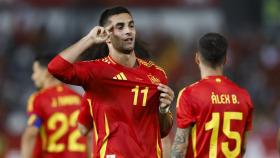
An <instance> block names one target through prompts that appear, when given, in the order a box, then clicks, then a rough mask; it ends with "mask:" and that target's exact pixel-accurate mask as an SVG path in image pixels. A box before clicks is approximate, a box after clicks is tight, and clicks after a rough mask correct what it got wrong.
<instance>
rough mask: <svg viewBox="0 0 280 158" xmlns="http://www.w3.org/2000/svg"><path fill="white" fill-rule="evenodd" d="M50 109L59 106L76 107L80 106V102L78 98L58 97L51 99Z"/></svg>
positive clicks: (72, 96) (70, 96)
mask: <svg viewBox="0 0 280 158" xmlns="http://www.w3.org/2000/svg"><path fill="white" fill-rule="evenodd" d="M51 104H52V107H59V106H77V105H80V104H81V100H80V98H79V97H78V96H75V95H68V96H60V97H57V98H53V99H52V103H51Z"/></svg>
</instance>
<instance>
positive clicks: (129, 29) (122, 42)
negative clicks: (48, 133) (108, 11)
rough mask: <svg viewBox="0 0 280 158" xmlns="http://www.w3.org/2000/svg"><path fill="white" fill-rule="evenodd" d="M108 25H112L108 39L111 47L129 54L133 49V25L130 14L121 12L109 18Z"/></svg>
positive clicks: (134, 32)
mask: <svg viewBox="0 0 280 158" xmlns="http://www.w3.org/2000/svg"><path fill="white" fill-rule="evenodd" d="M109 22H110V25H113V30H112V35H111V38H110V41H111V43H112V45H113V47H114V48H115V49H116V50H118V51H120V52H123V53H126V54H129V53H131V52H132V51H133V49H134V44H135V35H136V31H135V27H134V21H133V19H132V17H131V15H129V14H127V13H121V14H117V15H113V16H111V17H110V18H109Z"/></svg>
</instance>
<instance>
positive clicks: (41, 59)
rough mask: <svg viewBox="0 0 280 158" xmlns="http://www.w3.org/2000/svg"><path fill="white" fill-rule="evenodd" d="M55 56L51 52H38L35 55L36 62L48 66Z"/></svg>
mask: <svg viewBox="0 0 280 158" xmlns="http://www.w3.org/2000/svg"><path fill="white" fill-rule="evenodd" d="M53 58H54V56H53V55H50V54H38V55H36V56H35V59H34V62H38V63H39V65H40V66H41V67H44V68H47V67H48V64H49V62H50V61H51V60H52V59H53Z"/></svg>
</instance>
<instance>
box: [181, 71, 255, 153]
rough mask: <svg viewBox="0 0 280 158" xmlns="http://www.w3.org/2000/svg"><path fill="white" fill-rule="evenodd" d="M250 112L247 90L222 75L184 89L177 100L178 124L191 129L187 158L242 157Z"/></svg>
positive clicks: (249, 127) (250, 126) (248, 127)
mask: <svg viewBox="0 0 280 158" xmlns="http://www.w3.org/2000/svg"><path fill="white" fill-rule="evenodd" d="M252 111H253V105H252V103H251V99H250V96H249V94H248V93H247V91H246V90H244V89H241V88H239V87H238V86H237V85H236V84H235V83H233V82H232V81H230V80H229V79H227V78H226V77H224V76H210V77H207V78H204V79H202V80H200V81H198V82H196V83H194V84H192V85H191V86H189V87H186V88H184V89H183V90H182V91H181V92H180V93H179V96H178V101H177V125H178V127H179V128H182V129H185V128H188V127H191V131H190V137H189V143H188V144H189V145H188V149H187V154H186V158H196V157H197V158H199V157H201V158H225V157H226V158H241V146H242V144H243V143H244V142H243V141H244V139H243V138H244V134H245V132H246V131H247V130H250V129H251V128H252Z"/></svg>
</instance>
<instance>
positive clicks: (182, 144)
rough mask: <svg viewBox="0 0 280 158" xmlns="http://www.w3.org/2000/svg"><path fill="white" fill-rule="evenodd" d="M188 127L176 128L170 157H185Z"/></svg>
mask: <svg viewBox="0 0 280 158" xmlns="http://www.w3.org/2000/svg"><path fill="white" fill-rule="evenodd" d="M189 131H190V128H185V129H182V128H177V131H176V135H175V139H174V142H173V145H172V149H171V158H183V157H185V154H186V151H187V147H188V136H189Z"/></svg>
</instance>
